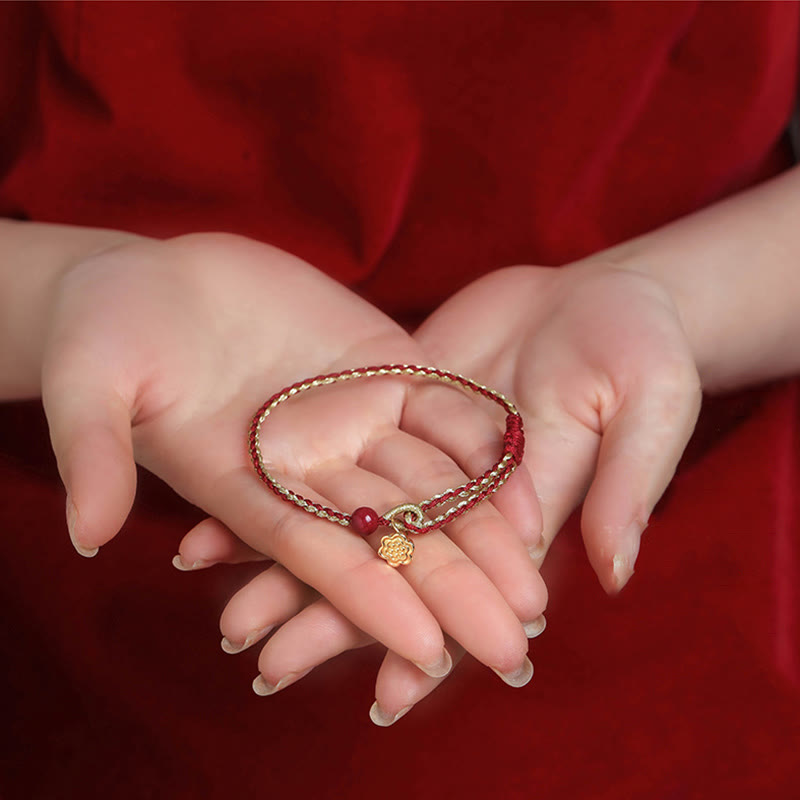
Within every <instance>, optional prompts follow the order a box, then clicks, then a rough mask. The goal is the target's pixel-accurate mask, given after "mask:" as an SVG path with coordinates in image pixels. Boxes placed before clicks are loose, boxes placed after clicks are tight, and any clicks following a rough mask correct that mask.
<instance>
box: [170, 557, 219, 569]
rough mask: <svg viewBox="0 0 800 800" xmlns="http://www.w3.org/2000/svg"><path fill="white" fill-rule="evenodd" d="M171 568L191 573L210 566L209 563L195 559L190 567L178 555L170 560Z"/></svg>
mask: <svg viewBox="0 0 800 800" xmlns="http://www.w3.org/2000/svg"><path fill="white" fill-rule="evenodd" d="M172 566H173V567H175V569H179V570H180V571H181V572H192V570H195V569H203V567H209V566H211V562H210V561H205V560H204V559H202V558H199V559H197V561H195V562H194V564H192V565H191V566H189V565H188V564H187V563H186V562H185V561H184V560H183V559H182V558H181V557H180V554H178V555H177V556H175V557H174V558H173V559H172Z"/></svg>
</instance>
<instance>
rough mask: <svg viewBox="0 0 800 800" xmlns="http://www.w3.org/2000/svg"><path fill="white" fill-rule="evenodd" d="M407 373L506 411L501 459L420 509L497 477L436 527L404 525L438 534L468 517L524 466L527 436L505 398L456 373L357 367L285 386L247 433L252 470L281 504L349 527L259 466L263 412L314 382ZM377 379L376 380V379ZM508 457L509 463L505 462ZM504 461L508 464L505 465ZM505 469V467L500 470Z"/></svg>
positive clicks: (346, 521)
mask: <svg viewBox="0 0 800 800" xmlns="http://www.w3.org/2000/svg"><path fill="white" fill-rule="evenodd" d="M406 369H413V370H414V371H415V372H417V373H423V374H424V375H431V376H437V377H440V378H444V379H445V380H448V381H451V382H453V383H457V384H459V385H461V386H463V387H464V388H465V389H468V390H470V391H472V392H475V393H476V394H480V395H482V396H483V397H485V398H486V399H488V400H491V401H492V402H494V403H497V404H498V405H499V406H501V407H502V408H503V409H504V410H505V411H506V414H507V416H506V430H505V433H504V435H503V452H502V454H501V456H500V458H499V459H498V460H497V461H496V462H495V463H494V464H492V466H490V467H489V468H488V469H487V470H486V471H485V472H483V474H481V475H479V476H478V477H477V478H473V479H472V480H470V481H468V482H467V483H465V484H463V485H462V486H459V487H457V488H455V489H451V490H449V491H447V492H444V493H443V494H441V495H440V496H437V497H436V498H432V499H430V500H425V501H423V502H421V503H420V504H419V506H418V507H419V508H420V509H421V510H423V511H429V510H430V509H432V508H436V507H437V506H440V505H442V504H444V503H447V502H448V501H450V500H453V499H455V498H456V497H458V496H462V497H464V496H468V495H469V494H470V493H471V492H472V491H473V490H474V489H476V488H477V487H478V486H479V485H481V484H482V483H483V482H484V481H485V480H486V479H487V478H488V477H489V476H490V475H491V474H492V473H493V472H495V471H496V472H497V475H496V476H495V477H494V478H493V479H492V480H490V481H488V482H487V483H486V484H485V485H484V486H483V488H482V489H481V490H480V491H479V492H477V494H475V495H474V496H473V497H471V498H469V500H468V501H467V502H465V503H464V505H458V506H454V507H453V508H451V509H450V510H449V511H448V512H447V513H446V514H445V515H443V517H442V519H440V520H438V521H437V522H435V523H433V524H430V523H429V524H428V525H426V526H424V527H422V526H416V525H414V524H413V523H411V522H409V521H408V520H407V519H406V520H404V522H403V527H404V528H406V529H407V530H408V531H409V532H411V533H417V534H421V533H428V532H430V531H432V530H437V529H438V528H441V527H443V526H444V525H447V524H448V523H450V522H452V521H453V520H454V519H456V518H457V517H459V516H461V514H464V513H466V512H467V511H469V510H470V509H471V508H474V507H475V506H476V505H477V504H478V503H480V502H481V501H483V500H485V499H486V498H487V497H488V496H489V495H491V494H493V493H494V492H495V491H497V489H498V488H499V487H500V486H501V485H502V484H503V483H505V481H506V480H508V478H509V477H510V475H511V473H512V472H514V470H515V469H516V467H517V466H518V465H519V464H521V463H522V458H523V455H524V452H525V435H524V432H523V429H522V417H521V416H520V415H519V412H518V411H517V410H516V408H514V406H513V405H512V404H510V403H509V402H508V401H507V400H505V398H503V397H502V396H500V395H497V394H495V393H493V392H492V391H491V390H489V389H487V388H486V387H484V386H481V385H480V384H478V383H476V382H475V381H471V380H470V379H469V378H465V377H464V376H463V375H458V374H456V373H453V372H448V371H447V370H442V369H437V368H436V367H418V366H413V365H408V364H384V365H381V366H374V367H358V368H354V369H348V370H343V371H341V372H332V373H328V374H325V375H318V376H316V377H314V378H308V379H306V380H302V381H297V382H295V383H293V384H291V385H290V386H286V387H284V388H283V389H281V390H280V391H278V392H276V393H275V394H273V395H272V397H270V398H269V399H268V400H267V401H266V402H265V403H264V404H263V405H262V406H261V408H259V409H258V411H257V412H256V413H255V415H254V417H253V420H252V422H251V423H250V428H249V431H248V452H249V454H250V458H251V460H252V462H253V466H254V467H255V471H256V474H257V475H258V476H259V478H260V479H261V480H262V481H263V482H264V483H265V484H266V485H267V486H268V487H269V489H270V490H271V491H272V492H274V493H275V494H276V495H277V496H278V497H280V498H281V499H282V500H285V501H287V502H291V503H293V504H294V505H298V506H299V507H300V508H303V506H301V505H300V503H305V506H306V507H305V509H304V510H306V511H310V512H311V513H313V512H314V511H317V512H321V513H324V514H326V515H327V516H328V517H329V518H332V519H334V520H338V521H340V522H342V523H344V524H349V523H350V519H351V516H350V515H349V514H344V513H343V512H341V511H337V510H336V509H333V508H330V507H328V506H324V505H322V504H321V503H315V502H313V501H311V500H309V499H308V498H305V497H303V496H302V495H299V494H297V493H296V492H293V493H292V494H293V495H294V497H296V498H298V499H297V500H294V499H292V498H290V497H286V496H285V495H284V494H282V493H281V491H280V490H279V488H278V487H277V486H276V485H275V483H273V481H272V480H270V477H269V476H268V475H267V473H266V472H265V471H264V469H263V467H262V466H261V463H260V462H259V458H258V450H257V447H256V442H257V437H258V431H259V427H260V425H261V417H262V415H263V414H264V412H265V411H266V410H267V409H268V408H269V407H270V406H272V404H273V403H274V402H275V401H276V400H278V398H280V397H281V396H282V395H289V394H294V393H295V392H296V390H299V389H301V387H305V388H306V390H307V389H308V388H310V387H309V386H308V384H309V383H311V382H312V381H330V382H333V381H336V380H341V379H342V378H346V377H347V376H351V377H373V376H367V375H365V373H369V372H374V371H377V370H406ZM374 377H377V376H374ZM506 457H508V460H506ZM504 461H505V464H504ZM501 465H502V466H501ZM379 524H381V525H384V526H386V527H389V526H390V525H391V521H390V520H389V519H388V518H387V517H385V516H382V517H379Z"/></svg>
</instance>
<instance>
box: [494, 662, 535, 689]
mask: <svg viewBox="0 0 800 800" xmlns="http://www.w3.org/2000/svg"><path fill="white" fill-rule="evenodd" d="M492 671H493V672H495V673H496V674H497V675H499V676H500V677H501V678H502V679H503V680H504V681H505V682H506V683H507V684H508V685H509V686H513V687H514V688H515V689H518V688H519V687H520V686H524V685H525V684H526V683H527V682H528V681H529V680H530V679H531V678H532V677H533V664H531V660H530V659H529V658H528V657H527V656H525V660H524V661H523V662H522V666H521V667H520V668H519V669H518V670H516V671H515V672H506V673H503V672H500V670H499V669H495V668H494V667H492Z"/></svg>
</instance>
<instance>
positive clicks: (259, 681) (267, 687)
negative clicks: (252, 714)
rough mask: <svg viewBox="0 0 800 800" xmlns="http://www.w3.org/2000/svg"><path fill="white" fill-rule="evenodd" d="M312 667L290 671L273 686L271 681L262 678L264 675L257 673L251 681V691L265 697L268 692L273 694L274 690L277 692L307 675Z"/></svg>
mask: <svg viewBox="0 0 800 800" xmlns="http://www.w3.org/2000/svg"><path fill="white" fill-rule="evenodd" d="M312 669H314V667H310V668H309V669H307V670H306V671H305V672H290V673H289V674H288V675H284V676H283V677H282V678H281V679H280V680H279V681H278V682H277V683H276V684H275V685H274V686H273V685H272V684H271V683H267V682H266V681H265V680H264V676H263V675H260V674H259V675H257V676H256V679H255V680H254V681H253V691H254V692H255V693H256V694H257V695H258V696H259V697H266V696H267V695H269V694H275V692H279V691H280V690H281V689H284V688H286V687H287V686H289V685H290V684H292V683H294V682H295V681H299V680H300V678H303V677H305V676H306V675H308V673H309V672H311V670H312Z"/></svg>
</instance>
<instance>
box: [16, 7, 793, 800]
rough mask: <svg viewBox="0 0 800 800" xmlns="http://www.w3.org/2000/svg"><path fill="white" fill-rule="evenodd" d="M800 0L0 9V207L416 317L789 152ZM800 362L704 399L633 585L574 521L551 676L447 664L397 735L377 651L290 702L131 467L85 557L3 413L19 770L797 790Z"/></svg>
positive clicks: (171, 510) (521, 791)
mask: <svg viewBox="0 0 800 800" xmlns="http://www.w3.org/2000/svg"><path fill="white" fill-rule="evenodd" d="M797 42H798V6H797V5H796V4H795V3H776V4H773V3H753V4H750V3H737V4H727V3H708V4H702V3H701V4H698V3H690V2H687V3H668V4H661V3H646V4H627V3H626V4H609V3H603V2H598V3H589V4H583V3H570V4H555V3H546V4H482V3H473V4H466V5H464V4H455V3H445V4H428V3H411V4H369V3H359V4H344V5H342V4H334V3H324V4H269V5H267V4H246V5H240V4H215V3H204V4H194V3H177V4H171V3H159V4H149V3H148V4H128V3H114V4H110V3H109V4H106V3H75V2H69V3H67V2H64V3H60V4H54V5H45V6H39V5H37V4H21V5H18V4H4V5H2V6H0V44H2V47H0V114H1V115H2V117H0V118H2V124H1V125H0V212H2V213H5V214H13V215H16V216H21V217H29V218H31V219H37V220H43V221H59V222H62V221H63V222H73V223H76V224H86V225H105V226H109V227H119V228H125V229H129V230H137V231H142V232H146V233H152V234H157V235H171V234H177V233H181V232H185V231H189V230H209V229H223V230H231V231H235V232H239V233H243V234H246V235H249V236H253V237H256V238H259V239H262V240H265V241H269V242H271V243H273V244H276V245H278V246H279V247H283V248H285V249H287V250H290V251H292V252H294V253H296V254H298V255H300V256H302V257H304V258H306V259H307V260H309V261H310V262H312V263H314V264H315V265H317V266H319V267H321V268H323V269H325V270H327V271H328V272H330V273H331V274H333V275H335V276H337V277H338V278H339V279H341V280H343V281H345V282H347V283H348V284H349V285H351V286H353V287H355V288H357V289H359V290H360V291H362V292H363V293H364V294H365V296H367V297H368V298H369V299H370V300H372V301H373V302H375V303H377V304H379V305H380V306H381V307H383V308H385V309H386V310H387V311H389V312H390V313H393V314H395V315H398V316H402V317H403V318H406V319H411V318H414V317H417V316H419V315H421V314H424V313H426V312H428V311H429V310H431V309H432V308H434V307H435V306H436V304H437V303H438V302H440V301H441V300H442V299H444V298H445V297H446V296H448V295H449V294H450V293H452V292H453V291H454V290H455V289H456V288H458V287H459V286H461V285H464V284H465V283H467V282H468V281H470V280H471V279H472V278H474V277H476V276H477V275H479V274H482V273H484V272H486V271H488V270H491V269H494V268H497V267H500V266H505V265H508V264H510V263H538V264H560V263H565V262H568V261H569V260H570V259H573V258H575V257H578V256H581V255H583V254H586V253H589V252H592V251H595V250H597V249H598V248H601V247H604V246H607V245H609V244H611V243H613V242H616V241H619V240H621V239H624V238H627V237H629V236H631V235H634V234H636V233H638V232H640V231H643V230H647V229H650V228H652V227H654V226H656V225H658V224H661V223H663V222H665V221H667V220H670V219H673V218H675V217H677V216H680V215H682V214H685V213H688V212H690V211H692V210H693V209H696V208H699V207H702V206H704V205H706V204H708V203H710V202H713V201H714V200H715V199H717V198H720V197H723V196H725V195H727V194H730V193H732V192H733V191H736V190H737V189H739V188H741V187H743V186H746V185H749V184H751V183H753V182H756V181H758V180H761V179H763V178H764V177H767V176H769V175H771V174H773V173H775V172H777V171H779V170H780V169H782V168H784V167H785V166H787V164H788V161H787V152H786V143H785V140H784V136H783V133H784V130H785V127H786V123H787V120H788V117H789V113H790V109H791V106H792V102H793V94H794V91H795V85H796V75H797ZM799 412H800V389H799V388H798V383H797V382H796V381H787V382H783V383H780V384H776V385H773V386H770V387H766V388H763V389H759V390H754V391H752V392H750V393H745V394H741V395H738V396H735V397H730V398H726V399H723V400H718V401H715V402H712V403H710V404H709V405H708V406H707V407H706V409H705V411H704V415H703V418H702V420H701V425H700V427H699V429H698V433H697V435H696V436H695V439H694V440H693V442H692V445H691V446H690V450H689V453H688V454H687V456H686V458H685V459H684V464H683V466H682V468H681V470H680V471H679V474H678V476H677V478H676V480H675V482H674V483H673V486H672V487H671V489H670V491H669V492H668V495H667V496H666V498H665V499H664V501H662V503H661V506H660V508H659V512H658V514H657V515H656V520H655V522H654V523H653V524H652V525H651V526H650V528H649V529H648V532H647V534H646V537H645V542H644V545H643V548H642V555H641V557H640V562H639V565H638V567H637V575H636V576H635V578H634V579H633V581H632V583H631V584H630V586H629V587H628V588H627V589H626V590H625V592H624V593H623V595H622V596H621V597H620V598H617V599H615V600H609V599H607V598H605V596H604V595H603V594H602V592H601V590H600V589H599V587H598V586H597V584H596V581H595V579H594V578H593V576H592V574H591V572H590V570H589V567H588V565H587V563H586V559H585V556H584V555H583V553H582V549H581V545H580V542H579V537H578V535H577V531H576V528H575V525H574V524H570V525H569V526H568V528H567V530H566V531H565V533H564V535H562V536H561V537H560V538H559V540H558V542H557V544H556V546H555V547H554V550H553V552H552V554H551V556H550V557H549V558H548V562H547V564H546V565H545V569H544V574H545V578H546V580H547V581H548V584H549V586H550V590H551V604H550V608H549V610H548V621H549V625H548V630H547V632H546V633H545V634H544V635H543V637H542V638H541V639H540V640H537V641H536V642H535V643H534V644H533V646H532V659H533V661H534V663H535V664H536V667H537V675H536V677H535V678H534V680H533V681H532V682H531V684H529V686H528V687H526V688H525V689H522V690H517V691H514V690H511V689H508V688H507V687H505V686H504V685H503V684H501V683H500V682H499V681H498V680H497V678H496V677H495V676H493V675H491V674H490V673H488V671H486V670H484V669H483V668H479V667H477V666H476V665H475V664H466V663H465V664H464V665H462V667H461V668H460V669H459V670H458V673H457V675H455V676H454V677H453V678H451V679H450V680H448V681H447V682H446V683H445V685H444V686H443V687H441V688H440V689H439V690H438V691H437V692H436V693H435V695H434V696H433V697H431V698H430V699H429V700H427V701H426V702H424V703H423V704H421V705H420V706H419V707H418V708H416V709H415V710H414V711H413V712H412V713H411V714H409V716H408V717H406V718H405V719H403V720H402V721H401V722H400V723H398V725H396V726H395V727H394V728H391V729H388V730H379V729H376V728H374V727H373V726H372V724H371V723H370V722H369V720H368V719H367V716H366V713H367V710H368V708H369V706H370V704H371V702H372V699H373V695H372V680H373V676H374V674H375V672H376V669H377V665H378V663H379V654H378V652H377V651H376V650H369V651H364V652H360V653H354V654H349V655H347V656H345V657H343V658H341V659H339V660H338V661H336V662H334V663H332V664H329V665H326V666H324V667H322V668H320V669H318V670H317V671H316V672H315V673H312V674H311V675H310V676H309V677H308V678H306V679H304V680H303V681H302V682H301V684H299V685H297V686H294V687H292V688H290V689H289V690H287V691H286V692H285V693H282V694H281V695H279V696H276V697H271V698H263V699H261V698H256V697H255V696H254V695H252V692H251V690H250V681H251V680H252V678H253V676H254V675H255V661H256V654H255V653H247V654H244V655H242V656H239V657H236V658H230V657H227V656H224V655H223V654H222V653H221V651H220V650H219V647H218V635H217V629H216V616H217V613H218V612H219V610H220V609H221V607H222V604H223V603H224V600H225V599H226V598H227V597H228V596H230V594H231V593H232V592H233V591H234V590H235V588H236V587H237V586H238V585H239V584H240V582H241V581H242V577H243V572H242V571H240V570H233V569H230V570H229V569H224V568H220V569H216V570H212V571H210V572H208V573H207V574H198V575H178V574H177V573H175V572H174V570H173V569H172V567H171V566H170V563H169V562H170V558H171V556H172V555H173V554H174V552H175V548H176V545H177V542H178V539H179V536H180V535H181V533H182V532H183V531H184V530H186V529H187V526H188V525H189V524H191V521H192V520H193V519H194V518H195V517H196V512H195V511H193V510H192V509H187V508H186V507H185V506H184V505H182V504H181V503H180V502H179V501H177V500H176V499H175V498H173V497H171V496H170V494H169V492H168V491H166V490H165V489H164V488H163V487H161V486H160V485H159V484H158V483H157V482H156V481H155V480H152V479H145V480H144V482H143V487H142V491H141V493H140V498H139V502H138V504H137V507H136V510H135V511H134V514H133V516H132V518H131V520H130V522H129V524H128V525H127V527H126V530H125V531H124V533H123V535H122V536H121V537H120V538H119V540H118V541H115V542H114V543H113V544H112V545H110V546H108V547H106V548H104V550H103V552H102V554H101V555H100V556H99V557H98V559H97V560H95V561H93V562H86V561H83V560H82V559H80V558H79V557H78V556H76V555H75V554H74V552H73V551H72V549H71V546H70V545H69V542H68V540H67V537H66V534H65V532H64V523H63V493H62V490H61V488H60V486H59V484H58V480H57V476H56V473H55V471H54V467H53V465H52V459H51V457H50V456H49V455H48V445H47V439H46V432H45V430H44V426H43V422H42V418H41V413H40V412H39V410H38V409H37V408H35V407H33V406H31V405H28V406H25V405H16V406H5V407H3V408H0V526H2V530H3V532H4V535H5V539H4V540H5V543H6V546H5V547H4V548H3V550H2V553H0V564H2V573H3V575H4V579H3V581H2V582H1V583H0V593H2V601H3V602H2V605H0V608H2V611H0V613H2V615H3V623H4V628H5V631H6V633H5V635H4V636H3V637H2V640H1V641H2V643H0V655H1V656H2V658H0V664H2V667H1V669H2V671H3V680H4V684H5V686H6V695H7V700H8V704H7V711H6V720H7V724H6V726H5V728H4V731H5V732H4V734H3V740H2V747H1V748H0V792H2V796H3V797H4V798H6V797H7V798H61V797H65V798H66V797H78V796H80V797H115V798H142V797H158V798H161V797H169V798H206V797H207V798H217V797H226V796H228V795H235V794H237V793H244V792H248V793H254V792H258V793H259V794H262V793H263V794H266V793H269V794H270V795H271V796H274V797H280V798H283V797H310V798H343V797H344V798H368V797H369V798H371V797H375V796H384V797H400V796H413V797H425V798H428V797H429V798H439V797H450V796H460V795H465V796H479V797H482V796H497V797H502V798H512V799H513V798H523V797H524V798H529V797H536V798H542V799H543V800H544V799H547V800H549V799H550V798H553V799H554V800H555V799H556V798H559V799H560V798H597V799H598V800H605V798H609V800H610V799H611V798H615V799H616V798H620V797H622V798H653V797H655V798H666V799H668V800H672V798H675V799H676V800H677V799H678V798H695V797H698V798H699V797H710V798H717V797H726V798H727V797H753V796H759V797H762V798H776V799H777V798H782V799H783V798H787V797H792V796H794V795H795V794H796V792H797V790H796V789H795V788H794V787H795V786H796V785H797V784H798V778H799V777H800V756H799V755H798V753H800V750H799V749H798V747H799V746H800V722H799V721H798V720H800V644H799V643H800V630H799V627H800V623H798V614H799V613H800V598H799V597H798V576H800V544H799V543H800V508H798V500H797V489H798V486H799V485H800V438H799V436H798V421H799V420H800V413H799Z"/></svg>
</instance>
